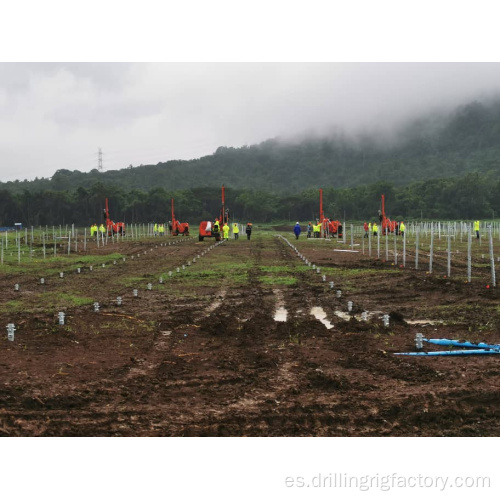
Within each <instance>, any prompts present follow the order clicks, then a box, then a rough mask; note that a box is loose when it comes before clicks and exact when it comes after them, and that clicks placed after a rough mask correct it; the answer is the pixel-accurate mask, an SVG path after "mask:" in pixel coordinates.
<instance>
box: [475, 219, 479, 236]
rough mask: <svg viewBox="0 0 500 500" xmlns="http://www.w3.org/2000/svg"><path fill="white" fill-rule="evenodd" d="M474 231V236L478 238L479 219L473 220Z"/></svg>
mask: <svg viewBox="0 0 500 500" xmlns="http://www.w3.org/2000/svg"><path fill="white" fill-rule="evenodd" d="M474 231H476V238H477V239H479V221H478V220H476V221H474Z"/></svg>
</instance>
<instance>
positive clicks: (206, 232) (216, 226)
mask: <svg viewBox="0 0 500 500" xmlns="http://www.w3.org/2000/svg"><path fill="white" fill-rule="evenodd" d="M224 224H227V225H229V209H228V208H226V204H225V197H224V184H222V204H221V208H220V214H219V217H217V218H216V219H215V221H214V222H212V221H209V220H204V221H201V222H200V231H199V235H198V240H199V241H203V240H204V239H205V238H215V241H220V240H221V239H222V238H221V233H222V227H223V226H224Z"/></svg>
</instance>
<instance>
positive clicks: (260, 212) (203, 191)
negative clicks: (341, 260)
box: [0, 173, 500, 226]
mask: <svg viewBox="0 0 500 500" xmlns="http://www.w3.org/2000/svg"><path fill="white" fill-rule="evenodd" d="M320 187H321V188H322V189H323V208H324V212H325V216H326V217H329V218H331V219H339V220H344V219H346V220H356V221H364V220H367V221H369V220H375V219H376V218H377V214H378V210H379V209H380V205H381V195H382V194H384V195H385V209H386V214H387V215H388V216H389V217H391V218H392V219H396V220H411V219H420V218H424V219H441V220H444V219H464V220H470V219H478V218H479V219H491V218H495V217H497V216H499V215H500V198H499V197H498V192H499V189H500V180H499V179H498V178H497V177H496V176H495V175H493V174H479V173H469V174H467V175H465V176H462V177H458V178H441V179H429V180H426V181H418V182H413V183H411V184H409V185H407V186H398V185H396V184H395V183H393V182H391V181H379V182H375V183H371V184H366V185H363V186H356V187H351V188H335V187H325V186H317V187H316V188H308V189H305V190H303V191H300V192H297V193H295V194H281V193H277V192H274V191H270V190H256V189H235V188H233V187H231V186H227V185H226V189H225V201H226V206H227V207H228V208H229V210H230V216H231V218H232V219H233V220H236V221H239V222H242V223H246V222H261V223H269V222H273V221H290V222H295V221H301V222H305V221H310V220H314V219H316V218H318V217H319V188H320ZM106 198H108V199H109V210H110V216H111V218H112V219H113V220H114V221H115V222H118V221H120V222H121V221H123V222H125V223H127V224H137V223H147V222H153V221H157V222H160V221H168V220H170V219H171V198H174V200H175V216H176V218H177V219H178V220H180V221H181V222H189V223H190V224H191V225H192V226H196V225H197V224H198V223H199V222H200V221H202V220H211V219H213V218H215V217H216V216H217V215H218V214H219V212H220V207H221V187H220V186H214V187H210V188H192V189H183V190H176V191H167V190H166V189H164V188H163V187H156V188H154V189H151V190H149V191H142V190H139V189H131V190H125V189H121V188H117V187H116V186H113V185H105V184H103V183H95V184H93V185H92V186H91V187H90V188H88V189H87V188H84V187H78V188H77V189H74V190H66V191H55V190H47V189H45V190H39V191H31V190H27V189H25V190H23V191H21V192H14V193H13V192H11V191H9V190H6V189H1V190H0V226H12V225H13V224H14V222H22V223H23V224H24V225H27V226H39V225H41V226H45V225H48V226H52V225H59V224H71V223H75V224H77V225H79V226H89V225H90V224H92V223H94V222H96V223H100V222H101V221H103V209H104V206H105V199H106Z"/></svg>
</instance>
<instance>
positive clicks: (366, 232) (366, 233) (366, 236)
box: [363, 222, 368, 238]
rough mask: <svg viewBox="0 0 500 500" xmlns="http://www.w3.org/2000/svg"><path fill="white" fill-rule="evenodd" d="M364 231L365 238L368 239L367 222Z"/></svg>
mask: <svg viewBox="0 0 500 500" xmlns="http://www.w3.org/2000/svg"><path fill="white" fill-rule="evenodd" d="M363 229H364V230H365V235H364V236H363V237H364V238H368V223H367V222H365V223H364V224H363Z"/></svg>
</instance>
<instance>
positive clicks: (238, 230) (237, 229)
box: [233, 222, 240, 240]
mask: <svg viewBox="0 0 500 500" xmlns="http://www.w3.org/2000/svg"><path fill="white" fill-rule="evenodd" d="M233 234H234V239H235V240H237V239H238V235H239V234H240V228H239V226H238V224H237V223H236V222H235V223H234V224H233Z"/></svg>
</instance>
